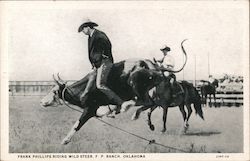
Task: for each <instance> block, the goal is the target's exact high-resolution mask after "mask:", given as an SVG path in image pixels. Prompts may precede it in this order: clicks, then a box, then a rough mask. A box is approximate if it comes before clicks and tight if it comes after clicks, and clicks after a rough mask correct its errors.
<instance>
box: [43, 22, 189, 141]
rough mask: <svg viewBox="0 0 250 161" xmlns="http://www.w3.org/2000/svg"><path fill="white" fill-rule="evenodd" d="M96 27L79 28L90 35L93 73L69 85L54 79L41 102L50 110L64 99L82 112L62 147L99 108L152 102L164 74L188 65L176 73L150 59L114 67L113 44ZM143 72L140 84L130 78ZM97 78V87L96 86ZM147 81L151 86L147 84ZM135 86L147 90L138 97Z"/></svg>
mask: <svg viewBox="0 0 250 161" xmlns="http://www.w3.org/2000/svg"><path fill="white" fill-rule="evenodd" d="M95 26H98V25H97V24H96V23H94V22H91V21H88V22H85V23H83V24H82V25H81V26H80V27H79V29H78V31H79V32H82V31H83V33H84V34H86V35H88V36H89V40H88V47H89V60H90V62H91V64H92V66H93V69H94V71H93V72H92V73H90V74H88V75H87V76H85V77H84V78H83V79H82V80H80V81H77V82H75V83H74V84H72V85H69V86H68V85H66V83H65V82H63V81H61V79H59V80H60V81H59V80H56V79H55V78H54V80H55V82H56V85H55V86H54V87H53V88H52V89H51V91H50V92H49V93H48V95H46V96H45V97H44V99H42V101H41V105H42V106H43V107H48V106H53V105H54V104H57V103H56V100H58V99H62V100H63V101H64V102H65V101H67V102H68V103H69V104H73V105H76V106H78V107H80V108H82V109H83V111H82V114H81V116H80V118H79V119H78V120H77V121H76V122H75V124H74V126H73V127H72V129H71V130H70V131H69V133H68V135H67V136H66V137H65V138H64V139H63V141H62V144H67V143H69V142H70V140H71V138H72V137H73V135H74V134H75V133H76V132H77V131H78V130H79V129H80V128H81V127H82V126H83V125H84V124H85V123H86V122H87V121H88V120H89V119H90V118H92V117H95V116H97V110H98V109H99V107H100V106H107V105H117V106H121V107H126V103H127V102H129V101H130V100H134V98H135V97H136V96H137V97H139V99H140V98H146V100H148V99H151V98H150V97H148V91H149V90H150V89H151V88H153V87H154V86H156V85H157V84H159V83H160V82H161V81H162V80H163V79H165V78H164V77H166V76H163V73H164V72H166V71H168V72H172V73H177V72H180V71H181V70H182V69H183V68H184V66H185V65H186V61H187V59H185V63H184V64H183V66H182V67H181V68H180V69H179V70H175V71H174V70H170V69H166V68H165V67H161V66H158V65H156V64H155V63H153V62H152V61H150V60H137V61H131V62H130V60H124V61H120V62H118V63H114V64H113V57H112V51H111V48H112V46H111V43H110V41H109V39H108V37H107V36H106V34H104V33H103V32H101V31H99V30H97V29H95V28H94V27H95ZM184 41H185V40H184ZM184 41H183V42H184ZM183 42H182V43H181V47H182V51H183V53H184V55H185V58H186V52H185V50H184V47H183ZM140 71H144V72H146V75H144V78H143V79H140V80H138V81H134V80H131V79H130V78H131V75H133V74H135V75H136V73H140ZM109 73H112V74H109ZM58 78H59V76H58ZM134 78H136V77H134ZM95 79H96V84H95V83H94V82H95ZM147 82H149V83H148V84H147ZM134 84H137V85H139V87H141V86H145V87H146V88H144V89H146V90H143V91H142V92H143V93H142V94H141V92H140V93H139V94H138V93H136V92H135V91H136V89H135V88H134V86H133V85H134ZM83 89H84V91H83ZM137 94H138V95H137ZM141 95H143V97H140V96H141ZM145 96H146V97H145ZM123 100H124V101H126V102H124V101H123ZM146 102H147V101H146ZM149 102H152V101H149ZM149 104H150V103H149ZM149 104H145V103H144V102H141V104H138V105H142V106H146V105H149ZM57 105H58V104H57Z"/></svg>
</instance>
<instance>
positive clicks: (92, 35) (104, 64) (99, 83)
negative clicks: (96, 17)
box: [78, 21, 123, 106]
mask: <svg viewBox="0 0 250 161" xmlns="http://www.w3.org/2000/svg"><path fill="white" fill-rule="evenodd" d="M95 26H98V25H97V24H96V23H94V22H91V21H87V22H85V23H83V24H82V25H81V26H80V27H79V29H78V32H83V33H84V34H85V35H88V36H89V38H88V52H89V60H90V63H91V65H92V67H93V70H94V71H93V72H92V74H91V75H90V77H89V80H88V83H87V86H86V88H85V90H84V91H83V93H82V94H81V96H80V100H81V101H82V103H83V104H84V102H85V100H86V99H87V95H88V93H89V91H90V90H91V88H92V87H93V83H94V81H95V79H96V87H97V89H99V90H100V91H102V92H103V93H104V94H105V95H106V96H107V97H108V98H109V99H110V100H113V101H115V102H116V104H117V105H118V106H121V105H122V103H123V101H122V99H121V98H120V97H119V96H118V95H117V94H116V93H115V92H114V91H112V90H111V89H110V88H109V87H107V85H106V84H107V80H108V76H109V73H110V70H111V68H112V66H113V62H114V61H113V56H112V45H111V42H110V40H109V38H108V37H107V35H106V34H105V33H104V32H102V31H99V30H97V29H95V28H94V27H95ZM96 72H97V73H96Z"/></svg>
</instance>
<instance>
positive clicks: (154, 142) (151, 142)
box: [62, 87, 189, 153]
mask: <svg viewBox="0 0 250 161" xmlns="http://www.w3.org/2000/svg"><path fill="white" fill-rule="evenodd" d="M66 88H67V87H65V88H64V89H63V92H62V98H63V103H64V104H65V105H66V106H67V107H69V108H70V109H72V110H74V111H77V112H80V113H83V112H82V111H80V110H78V109H75V108H73V107H71V106H70V105H68V104H67V103H66V102H65V98H64V93H65V90H66ZM109 108H110V107H109ZM95 119H97V120H99V121H100V122H102V123H104V124H106V125H109V126H111V127H113V128H115V129H117V130H120V131H122V132H124V133H127V134H130V135H132V136H135V137H137V138H139V139H142V140H145V141H147V142H148V145H150V144H155V145H159V146H162V147H164V148H168V149H173V150H177V151H180V152H184V153H188V152H189V151H185V150H182V149H178V148H174V147H170V146H166V145H163V144H160V143H157V142H156V141H155V140H154V139H152V140H149V139H147V138H144V137H142V136H139V135H136V134H134V133H131V132H129V131H126V130H123V129H122V128H119V127H117V126H114V125H112V124H110V123H108V122H106V121H103V120H101V119H99V118H97V117H95Z"/></svg>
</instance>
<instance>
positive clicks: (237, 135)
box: [9, 96, 244, 153]
mask: <svg viewBox="0 0 250 161" xmlns="http://www.w3.org/2000/svg"><path fill="white" fill-rule="evenodd" d="M40 99H41V97H39V96H26V97H22V96H16V97H10V99H9V108H10V120H9V125H10V126H9V136H10V138H9V152H10V153H183V152H190V153H241V152H243V108H244V107H242V106H241V107H230V108H229V107H221V108H208V107H204V108H203V112H204V117H205V121H203V120H202V119H201V118H199V116H198V115H195V112H193V114H192V116H191V118H190V121H189V124H190V128H189V130H188V131H187V133H186V134H182V133H181V131H182V125H183V122H182V116H181V113H180V111H179V108H171V109H169V111H168V118H167V132H165V133H161V132H160V131H161V128H162V109H160V108H158V109H156V110H155V111H154V113H153V115H152V122H153V123H154V125H155V131H151V130H150V129H149V128H148V126H147V111H145V112H143V113H142V114H141V116H140V118H139V119H138V120H136V121H131V120H130V118H131V116H132V114H133V112H134V111H135V108H134V109H130V110H129V111H128V112H126V113H122V114H119V115H117V116H116V118H107V117H103V118H102V120H104V121H106V122H108V123H110V124H112V125H114V126H116V127H119V128H121V129H123V130H126V131H128V132H131V133H133V134H136V135H138V136H141V137H143V138H146V139H148V140H155V141H156V143H159V144H161V145H157V144H149V142H148V141H146V140H143V139H141V138H138V137H135V136H133V135H131V134H127V133H125V132H123V131H121V130H118V129H115V128H113V127H111V126H109V125H106V124H104V123H103V122H101V121H99V120H97V119H95V118H92V119H90V120H89V121H88V122H87V123H86V124H85V125H84V126H83V127H82V128H81V129H80V131H79V132H77V133H76V134H75V136H74V137H73V139H72V142H70V143H69V144H68V145H61V144H60V142H61V141H62V139H63V138H64V137H65V136H66V134H67V132H68V131H69V130H70V129H71V127H72V126H73V124H74V123H75V121H76V120H78V118H79V117H80V113H78V112H76V111H72V110H71V109H68V108H67V107H66V106H58V107H48V108H47V109H44V108H41V107H40V105H39V101H40Z"/></svg>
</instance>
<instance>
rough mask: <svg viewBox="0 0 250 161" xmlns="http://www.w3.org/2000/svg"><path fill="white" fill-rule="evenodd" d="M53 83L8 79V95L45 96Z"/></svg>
mask: <svg viewBox="0 0 250 161" xmlns="http://www.w3.org/2000/svg"><path fill="white" fill-rule="evenodd" d="M69 82H73V81H69ZM54 85H55V82H54V81H9V96H45V95H46V94H47V93H48V92H49V90H50V89H51V88H52V87H53V86H54Z"/></svg>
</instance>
